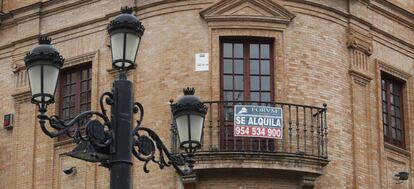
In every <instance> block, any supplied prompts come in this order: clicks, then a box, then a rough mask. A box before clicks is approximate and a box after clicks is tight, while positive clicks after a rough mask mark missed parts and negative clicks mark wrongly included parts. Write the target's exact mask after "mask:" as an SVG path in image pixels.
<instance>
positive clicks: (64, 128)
mask: <svg viewBox="0 0 414 189" xmlns="http://www.w3.org/2000/svg"><path fill="white" fill-rule="evenodd" d="M93 115H96V116H98V117H100V118H102V119H103V120H104V125H106V126H108V127H110V121H109V118H108V117H107V116H106V115H104V114H103V113H101V112H97V111H86V112H82V113H81V114H79V115H77V116H76V117H75V118H73V119H72V120H70V121H69V122H68V123H64V122H63V121H62V120H61V119H60V118H59V117H58V116H56V115H53V116H50V117H48V116H47V115H45V114H44V113H40V114H39V115H38V116H37V117H38V118H39V124H40V127H41V129H42V131H43V132H44V133H45V134H46V135H47V136H49V137H50V138H54V137H57V136H62V135H64V134H66V133H67V132H68V131H69V129H70V128H71V127H73V126H75V124H76V123H77V122H79V121H80V120H81V119H83V118H86V117H91V116H93ZM46 120H47V121H48V122H49V125H50V126H51V127H52V128H54V129H56V130H57V131H49V130H48V129H47V128H46Z"/></svg>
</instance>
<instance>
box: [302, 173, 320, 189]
mask: <svg viewBox="0 0 414 189" xmlns="http://www.w3.org/2000/svg"><path fill="white" fill-rule="evenodd" d="M315 182H316V177H313V176H303V177H302V180H301V183H300V185H301V189H313V188H314V187H315Z"/></svg>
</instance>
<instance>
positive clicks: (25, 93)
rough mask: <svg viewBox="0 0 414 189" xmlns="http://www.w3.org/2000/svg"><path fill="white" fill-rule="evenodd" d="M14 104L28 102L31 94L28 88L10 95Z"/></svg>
mask: <svg viewBox="0 0 414 189" xmlns="http://www.w3.org/2000/svg"><path fill="white" fill-rule="evenodd" d="M11 96H12V97H13V99H14V100H15V102H18V103H22V102H29V101H30V98H31V97H32V94H31V93H30V89H29V87H28V86H27V87H24V88H21V89H18V90H17V92H15V93H13V94H12V95H11Z"/></svg>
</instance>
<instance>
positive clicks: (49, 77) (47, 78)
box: [43, 65, 59, 96]
mask: <svg viewBox="0 0 414 189" xmlns="http://www.w3.org/2000/svg"><path fill="white" fill-rule="evenodd" d="M43 75H44V76H43V77H44V80H43V81H44V87H43V92H44V93H46V94H50V95H52V96H54V95H55V90H56V84H57V80H58V76H59V68H57V67H55V66H51V65H44V66H43Z"/></svg>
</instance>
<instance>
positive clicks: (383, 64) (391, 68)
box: [375, 59, 412, 80]
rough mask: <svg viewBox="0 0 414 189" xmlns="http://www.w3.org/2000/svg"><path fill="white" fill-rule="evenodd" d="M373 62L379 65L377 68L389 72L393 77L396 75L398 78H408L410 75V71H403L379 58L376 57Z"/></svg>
mask: <svg viewBox="0 0 414 189" xmlns="http://www.w3.org/2000/svg"><path fill="white" fill-rule="evenodd" d="M375 62H376V63H377V65H378V66H379V68H380V69H381V70H382V71H385V72H387V73H389V74H391V75H393V76H395V77H398V78H400V79H403V80H408V79H409V78H410V77H411V76H412V75H411V74H410V73H408V72H405V71H403V70H401V69H399V68H396V67H394V66H391V65H389V64H387V63H386V62H383V61H381V60H379V59H376V60H375Z"/></svg>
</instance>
